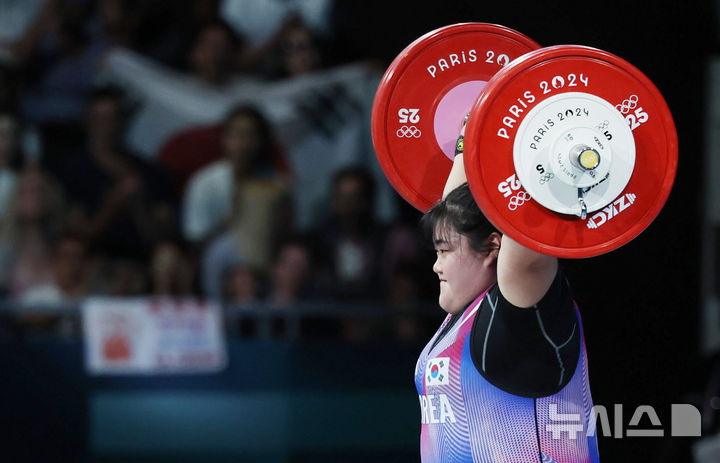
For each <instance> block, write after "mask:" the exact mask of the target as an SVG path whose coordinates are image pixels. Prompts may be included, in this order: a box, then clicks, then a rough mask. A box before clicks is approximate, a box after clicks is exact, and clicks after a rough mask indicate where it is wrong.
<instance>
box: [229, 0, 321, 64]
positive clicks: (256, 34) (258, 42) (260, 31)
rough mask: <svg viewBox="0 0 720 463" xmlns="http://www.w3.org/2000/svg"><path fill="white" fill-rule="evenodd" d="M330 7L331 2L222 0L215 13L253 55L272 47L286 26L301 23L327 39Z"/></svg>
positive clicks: (310, 0)
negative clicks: (235, 33) (236, 34)
mask: <svg viewBox="0 0 720 463" xmlns="http://www.w3.org/2000/svg"><path fill="white" fill-rule="evenodd" d="M333 3H334V2H333V0H222V1H221V2H220V7H219V12H220V15H221V16H222V18H223V19H224V20H225V21H227V23H228V24H230V25H231V26H232V27H233V29H235V30H236V31H237V33H238V34H240V35H242V36H243V37H245V38H246V40H247V42H248V48H249V49H250V50H251V51H252V52H255V53H257V52H258V50H262V49H263V48H267V47H268V46H271V45H272V44H273V43H275V42H274V41H275V40H276V38H277V36H278V35H279V34H278V33H279V31H282V30H283V29H284V27H286V26H287V25H288V24H293V23H297V22H303V23H305V24H307V25H308V26H309V27H310V28H311V29H312V30H313V32H314V33H316V34H320V35H324V36H327V35H330V34H331V32H332V24H331V13H332V8H333ZM280 35H281V34H280Z"/></svg>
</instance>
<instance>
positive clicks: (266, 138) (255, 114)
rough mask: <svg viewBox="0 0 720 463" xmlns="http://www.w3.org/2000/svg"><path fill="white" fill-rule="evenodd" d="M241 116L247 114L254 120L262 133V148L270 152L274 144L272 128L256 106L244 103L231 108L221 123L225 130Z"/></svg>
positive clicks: (263, 150) (260, 133)
mask: <svg viewBox="0 0 720 463" xmlns="http://www.w3.org/2000/svg"><path fill="white" fill-rule="evenodd" d="M239 116H246V117H249V118H250V119H252V120H253V122H254V123H255V128H256V129H257V131H258V133H259V135H260V150H261V151H262V152H264V153H265V154H267V153H269V152H270V149H271V148H272V144H273V133H272V128H271V127H270V123H269V122H268V120H267V119H266V118H265V116H264V115H263V113H261V112H260V111H259V110H258V109H257V108H256V107H254V106H250V105H244V104H243V105H238V106H235V107H233V108H231V109H230V111H229V112H228V113H227V114H226V116H225V118H224V119H223V121H222V123H221V127H222V130H223V132H224V131H225V130H227V129H228V127H229V126H230V123H231V122H232V121H233V119H235V118H236V117H239Z"/></svg>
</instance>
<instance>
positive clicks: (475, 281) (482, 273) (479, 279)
mask: <svg viewBox="0 0 720 463" xmlns="http://www.w3.org/2000/svg"><path fill="white" fill-rule="evenodd" d="M433 241H434V244H435V252H436V253H437V259H436V260H435V265H433V271H434V272H435V273H436V274H437V276H438V278H439V279H440V297H439V303H440V307H442V308H443V310H445V311H446V312H448V313H451V314H456V313H458V312H460V311H461V310H462V309H463V308H464V307H466V306H467V305H468V304H469V303H470V302H472V301H473V300H474V299H475V298H476V297H477V296H479V295H480V293H482V292H483V291H485V290H486V289H487V288H488V287H489V286H490V285H492V284H493V283H495V281H496V280H497V274H496V271H495V266H494V264H493V263H494V261H495V259H494V258H492V257H490V256H489V255H488V254H487V253H481V252H478V251H476V250H474V249H473V248H472V247H471V246H470V242H469V241H468V239H467V237H466V236H465V235H461V234H460V233H457V232H456V231H454V230H448V231H447V232H444V233H438V230H437V228H436V230H435V233H434V237H433Z"/></svg>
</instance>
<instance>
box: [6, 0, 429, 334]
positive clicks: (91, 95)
mask: <svg viewBox="0 0 720 463" xmlns="http://www.w3.org/2000/svg"><path fill="white" fill-rule="evenodd" d="M0 11H2V14H0V297H2V298H4V299H5V300H6V301H12V302H13V303H14V304H17V305H19V306H41V305H42V306H52V305H63V304H65V305H68V304H78V303H80V302H81V301H82V300H83V299H84V298H86V297H88V296H112V297H127V296H138V295H157V296H174V297H185V296H190V297H201V298H208V299H212V300H217V301H221V302H223V303H225V304H227V305H240V306H242V305H245V304H255V303H258V302H260V303H262V304H264V305H265V306H267V307H274V308H282V307H293V306H295V305H297V304H298V303H301V302H303V301H313V300H325V301H344V302H347V301H352V302H355V301H362V302H370V303H379V304H381V305H384V306H388V307H393V308H394V309H396V310H398V311H399V312H398V313H401V314H405V315H407V316H408V317H411V316H412V310H413V307H415V306H416V304H417V302H418V301H428V300H432V299H433V298H434V297H435V296H434V292H435V288H436V286H435V283H434V281H435V280H434V275H433V274H432V272H431V265H432V258H433V256H432V254H431V253H430V252H428V250H427V248H425V247H423V246H422V245H421V238H420V237H419V236H418V235H417V227H416V223H417V219H418V218H419V216H418V213H417V212H416V211H415V210H413V209H412V208H411V207H410V206H408V205H406V204H405V203H404V202H403V201H402V200H401V199H399V198H398V197H397V196H396V194H395V193H394V192H393V191H392V188H391V187H390V186H389V184H388V183H387V181H386V180H385V179H384V176H383V174H382V172H381V171H380V169H379V166H378V164H377V161H376V160H375V154H374V152H373V149H372V140H371V137H370V130H369V126H370V123H369V121H370V111H371V107H372V101H373V97H374V93H375V90H376V88H377V84H378V83H379V81H380V78H381V76H382V72H383V70H384V69H383V66H378V65H376V64H373V63H372V62H371V61H369V60H367V59H366V58H368V57H365V56H361V55H360V54H359V53H353V50H352V47H351V46H349V44H350V43H352V42H353V41H352V40H350V41H348V40H347V37H346V34H345V33H340V32H339V28H338V23H339V22H341V21H342V18H343V15H344V14H347V12H345V11H343V6H342V4H341V3H340V2H337V3H336V2H333V1H332V0H295V1H293V0H214V1H213V0H181V1H174V2H163V1H158V0H146V1H141V0H98V1H92V0H23V1H19V0H0ZM356 40H361V38H356ZM352 329H357V326H355V327H354V328H350V330H352ZM398 330H399V332H400V333H401V335H403V336H410V337H411V336H413V330H414V328H413V326H412V324H406V325H402V326H399V328H398Z"/></svg>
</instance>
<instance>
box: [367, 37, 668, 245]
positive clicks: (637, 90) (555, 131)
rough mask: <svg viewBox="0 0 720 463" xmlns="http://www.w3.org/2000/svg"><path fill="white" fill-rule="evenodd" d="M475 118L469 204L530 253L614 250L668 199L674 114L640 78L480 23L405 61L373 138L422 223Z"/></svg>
mask: <svg viewBox="0 0 720 463" xmlns="http://www.w3.org/2000/svg"><path fill="white" fill-rule="evenodd" d="M466 115H468V117H467V127H466V131H465V136H464V140H463V145H464V147H463V152H464V158H465V159H464V164H465V173H466V176H467V179H468V183H469V185H470V189H471V191H472V193H473V197H474V198H475V201H476V202H477V204H478V206H479V207H480V208H481V210H482V211H483V213H484V214H485V215H486V217H487V218H488V220H490V222H492V223H493V225H495V226H496V227H497V228H498V229H499V230H501V231H502V232H503V233H506V234H508V235H509V236H511V237H512V238H513V239H515V240H516V241H518V242H520V243H521V244H523V245H525V246H527V247H529V248H531V249H534V250H537V251H539V252H542V253H545V254H549V255H554V256H558V257H566V258H581V257H591V256H595V255H599V254H603V253H606V252H609V251H612V250H614V249H617V248H618V247H620V246H622V245H624V244H626V243H628V242H629V241H630V240H632V239H633V238H635V237H636V236H637V235H639V234H640V233H641V232H642V231H643V230H644V229H645V228H646V227H647V226H648V225H649V224H650V223H651V222H652V221H653V220H654V219H655V217H656V216H657V215H658V213H659V212H660V210H661V209H662V207H663V205H664V204H665V201H666V200H667V198H668V196H669V194H670V190H671V188H672V184H673V181H674V179H675V173H676V171H677V155H678V143H677V133H676V130H675V125H674V122H673V119H672V115H671V114H670V110H669V108H668V106H667V104H666V102H665V100H664V99H663V97H662V95H661V94H660V92H659V91H658V90H657V88H656V87H655V86H654V85H653V83H652V82H651V81H650V80H649V79H648V78H647V77H646V76H645V75H644V74H643V73H642V72H640V71H639V70H638V69H637V68H635V67H634V66H633V65H631V64H630V63H628V62H627V61H625V60H623V59H621V58H619V57H617V56H614V55H612V54H610V53H607V52H605V51H602V50H598V49H594V48H590V47H584V46H576V45H560V46H553V47H546V48H540V46H539V45H538V44H537V43H535V42H534V41H533V40H531V39H529V38H528V37H526V36H524V35H522V34H521V33H519V32H517V31H514V30H512V29H509V28H506V27H503V26H498V25H493V24H484V23H465V24H455V25H451V26H446V27H443V28H440V29H437V30H434V31H432V32H430V33H428V34H426V35H424V36H422V37H420V38H419V39H417V40H416V41H414V42H413V43H412V44H410V45H409V46H408V47H407V48H405V49H404V50H403V51H402V52H401V53H400V54H399V55H398V56H397V58H395V60H394V61H393V62H392V63H391V65H390V67H389V68H388V69H387V71H386V73H385V75H384V76H383V79H382V80H381V83H380V85H379V87H378V91H377V93H376V95H375V100H374V103H373V111H372V135H373V144H374V147H375V152H376V154H377V158H378V161H379V163H380V165H381V167H382V169H383V172H384V173H385V175H386V177H387V178H388V180H389V182H390V183H391V184H392V185H393V187H394V188H395V189H396V191H397V192H398V193H399V194H400V195H401V196H402V197H403V198H405V200H407V201H408V202H410V204H412V205H413V206H415V207H416V208H418V209H420V210H421V211H426V210H428V209H429V208H430V207H431V206H432V205H433V204H435V203H436V202H437V201H439V200H440V199H441V196H442V191H443V188H444V185H445V181H446V180H447V177H448V174H449V172H450V168H451V167H452V159H453V158H454V155H455V150H456V142H457V140H458V135H459V134H460V130H461V128H462V124H463V120H464V118H465V117H466Z"/></svg>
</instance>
